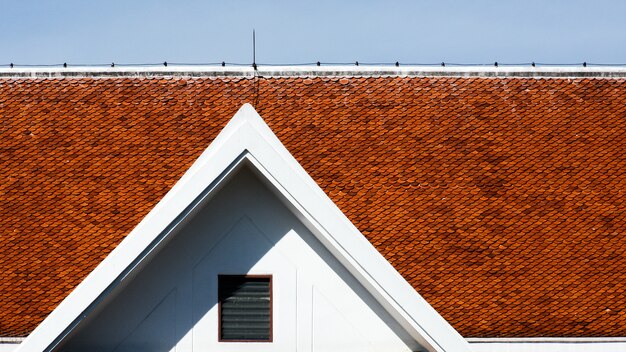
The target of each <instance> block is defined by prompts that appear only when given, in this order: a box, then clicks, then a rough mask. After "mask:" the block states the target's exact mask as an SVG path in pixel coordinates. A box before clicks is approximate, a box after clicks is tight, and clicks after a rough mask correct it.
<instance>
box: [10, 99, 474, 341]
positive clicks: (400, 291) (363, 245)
mask: <svg viewBox="0 0 626 352" xmlns="http://www.w3.org/2000/svg"><path fill="white" fill-rule="evenodd" d="M242 165H249V166H251V168H252V169H253V170H254V171H255V172H256V173H257V174H258V175H260V176H261V178H262V179H263V181H264V182H266V183H267V184H269V185H271V188H272V190H273V191H274V192H275V193H276V195H277V196H279V198H280V199H281V200H283V202H284V203H285V204H286V205H287V206H288V208H290V209H291V210H292V211H293V213H294V214H296V216H297V217H298V218H299V219H300V220H301V221H302V222H303V223H304V224H305V225H306V226H307V227H308V228H309V230H310V231H311V232H312V233H313V234H314V235H315V236H316V237H317V239H318V240H319V241H320V242H321V243H322V244H323V245H324V246H325V247H326V249H327V250H328V251H329V252H330V253H331V254H332V255H334V256H335V257H336V258H337V260H338V261H339V262H340V263H341V264H342V265H343V266H345V268H346V269H347V270H348V271H349V272H350V273H351V274H352V275H353V276H354V277H355V278H356V279H357V280H358V281H359V282H360V283H361V284H362V285H363V287H365V288H366V289H367V290H368V292H369V293H370V294H371V295H372V296H373V297H374V298H375V299H376V300H377V301H378V302H379V303H380V304H381V305H382V306H383V307H384V308H385V309H386V310H387V311H388V312H389V313H390V315H391V316H392V317H393V318H394V319H396V320H397V321H398V323H399V324H400V325H401V326H402V327H403V328H404V329H405V330H406V331H407V332H408V333H409V334H410V335H411V336H412V337H413V338H415V339H416V341H418V342H419V343H420V344H421V345H422V346H424V347H426V348H427V349H428V350H429V351H469V346H468V344H467V342H466V341H465V340H464V339H463V338H462V337H461V336H460V335H459V334H458V333H457V332H456V331H455V330H454V328H452V326H450V324H448V323H447V322H446V321H445V320H444V319H443V318H442V317H441V316H440V315H439V314H438V313H437V312H436V311H435V310H434V309H433V308H432V307H431V306H430V305H429V304H428V303H427V302H426V301H425V300H424V299H423V298H422V297H421V296H420V295H419V294H418V293H417V292H416V291H415V289H414V288H413V287H412V286H411V285H410V284H409V283H408V282H407V281H406V280H405V279H404V278H403V277H402V276H401V275H400V274H399V273H398V272H397V271H396V270H395V269H394V268H393V267H392V266H391V264H389V262H387V260H386V259H385V258H384V257H383V256H382V255H381V254H380V253H379V252H378V251H377V250H376V249H375V248H374V247H373V246H372V244H371V243H370V242H369V241H368V240H367V239H366V238H365V237H364V236H363V235H362V234H361V233H360V232H359V230H358V229H357V228H356V227H355V226H354V225H353V224H352V223H351V222H350V221H349V220H348V219H347V217H346V216H345V215H344V214H343V213H342V212H341V211H340V210H339V208H338V207H337V206H336V205H335V204H334V203H333V202H332V200H330V198H328V196H327V195H326V194H325V193H324V192H323V191H322V190H321V188H320V187H319V186H318V185H317V184H316V183H315V181H314V180H313V179H312V178H311V177H310V176H309V175H308V174H307V172H306V171H305V170H304V169H303V168H302V167H301V166H300V165H299V163H298V162H297V161H296V159H295V158H294V157H293V156H292V155H291V154H290V153H289V151H288V150H287V149H286V148H285V147H284V146H283V144H282V143H281V142H280V140H279V139H278V138H277V137H276V135H275V134H274V133H273V132H272V131H271V129H270V128H269V126H267V124H266V123H265V122H264V121H263V119H262V118H261V116H260V115H259V114H258V113H257V112H256V111H255V110H254V108H253V107H252V105H250V104H244V105H243V106H242V107H241V108H240V109H239V111H238V112H237V113H236V114H235V115H234V117H233V118H232V119H231V120H230V121H229V122H228V124H227V125H226V126H225V127H224V129H223V130H222V132H220V134H219V135H218V136H217V137H216V138H215V140H214V141H213V142H212V143H211V144H210V146H209V147H208V148H207V149H206V150H205V151H204V152H203V153H202V154H201V155H200V157H199V158H198V159H197V160H196V161H195V162H194V164H193V165H192V166H191V167H190V168H189V169H188V170H187V172H185V174H184V175H183V177H182V178H181V179H180V180H179V181H178V182H177V183H176V184H175V185H174V186H173V187H172V189H171V190H170V191H169V192H168V193H167V194H166V195H165V197H163V199H162V200H161V201H160V202H159V203H158V204H157V205H156V206H155V207H154V208H153V209H152V210H151V211H150V213H149V214H148V215H147V216H146V217H145V218H144V219H143V220H142V221H141V222H140V223H139V224H138V225H137V226H136V227H135V228H134V229H133V230H132V231H131V232H130V233H129V234H128V236H127V237H126V238H125V239H124V240H123V241H122V242H121V243H120V244H119V245H118V246H117V248H115V249H114V250H113V251H112V252H111V253H110V254H109V255H108V256H107V257H106V258H105V259H104V260H103V261H102V262H101V263H100V265H98V267H96V269H94V270H93V271H92V272H91V273H90V274H89V275H88V276H87V277H86V278H85V279H84V280H83V282H82V283H81V284H80V285H79V286H77V287H76V288H75V289H74V291H73V292H72V293H70V295H69V296H68V297H67V298H66V299H65V300H64V301H63V302H62V303H61V304H59V306H58V307H57V308H56V309H55V310H54V311H53V312H52V313H51V314H50V315H49V316H48V317H47V318H46V319H45V320H44V321H43V322H42V323H41V324H40V325H39V326H38V327H37V328H36V329H35V330H34V331H33V332H32V333H31V334H30V335H29V336H28V338H26V339H25V340H24V342H23V343H22V344H21V345H20V347H19V348H18V351H50V350H53V349H54V347H55V346H56V345H57V344H58V343H60V342H61V341H63V339H64V337H65V336H67V335H68V334H69V333H70V332H71V331H72V329H73V328H74V327H76V326H77V325H78V324H79V323H80V321H81V320H82V319H84V318H85V317H86V316H88V315H89V313H90V312H91V311H92V310H93V309H94V308H95V307H96V306H97V305H98V304H99V303H100V302H101V301H103V300H104V299H105V298H106V296H107V294H109V293H110V292H111V291H112V290H113V289H114V288H115V287H116V286H118V285H120V283H121V282H122V281H123V280H124V279H125V278H127V277H130V275H131V274H132V273H133V271H134V270H136V269H137V268H138V267H140V266H141V265H142V263H143V262H144V260H145V259H146V258H148V257H149V256H150V255H151V254H153V253H155V252H156V250H157V249H158V248H159V247H160V246H161V245H163V244H164V243H166V242H167V240H168V239H169V235H170V234H171V233H173V231H174V230H175V229H176V228H177V226H179V225H180V224H181V223H183V222H184V220H185V219H186V217H187V216H188V215H189V214H191V213H192V212H193V211H194V209H195V208H196V207H197V206H198V205H199V204H200V203H201V202H202V201H203V200H205V199H207V197H211V196H212V195H213V194H214V193H215V190H217V189H219V188H220V187H221V186H222V185H223V184H224V183H225V182H227V180H228V179H229V177H230V176H231V175H233V174H234V173H235V172H234V171H236V170H238V169H239V167H241V166H242Z"/></svg>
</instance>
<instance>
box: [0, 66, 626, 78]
mask: <svg viewBox="0 0 626 352" xmlns="http://www.w3.org/2000/svg"><path fill="white" fill-rule="evenodd" d="M85 77H93V78H121V77H130V78H152V77H250V78H252V77H276V78H278V77H487V78H626V67H615V66H594V67H589V66H588V67H571V66H550V67H526V66H506V67H502V66H500V67H495V66H454V67H450V66H445V67H434V66H399V67H394V66H382V65H380V66H379V65H375V66H345V65H344V66H315V65H311V66H262V65H258V66H257V69H254V68H253V67H243V66H236V67H233V66H231V67H228V66H226V67H221V66H169V67H145V66H123V67H120V66H116V67H99V66H98V67H19V68H0V78H85Z"/></svg>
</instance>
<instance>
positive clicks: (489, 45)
mask: <svg viewBox="0 0 626 352" xmlns="http://www.w3.org/2000/svg"><path fill="white" fill-rule="evenodd" d="M625 14H626V1H623V0H594V1H578V0H567V1H566V0H541V1H539V0H525V1H501V0H500V1H495V0H494V1H488V0H478V1H435V0H432V1H419V0H415V1H409V0H397V1H395V0H387V1H372V0H360V1H331V0H313V1H299V0H291V1H287V0H276V1H272V0H223V1H208V0H202V1H200V0H193V1H183V0H180V1H158V0H153V1H147V0H139V1H131V0H107V1H97V2H96V1H84V0H83V1H77V0H68V1H63V0H59V1H16V0H15V1H8V0H6V1H5V0H0V65H4V64H8V63H10V62H14V63H17V64H55V63H62V62H67V63H69V64H101V63H103V64H104V63H110V62H116V63H157V62H163V61H164V60H167V61H169V62H185V63H210V62H221V61H226V62H238V63H249V62H251V56H252V49H251V37H252V29H253V28H255V29H256V33H257V62H259V63H306V62H316V61H318V60H319V61H321V62H354V61H356V60H358V61H360V62H395V61H400V62H402V63H437V62H441V61H445V62H456V63H491V62H494V61H498V62H501V63H525V62H531V61H535V62H545V63H574V62H583V61H587V62H591V63H626V19H625V17H624V16H625Z"/></svg>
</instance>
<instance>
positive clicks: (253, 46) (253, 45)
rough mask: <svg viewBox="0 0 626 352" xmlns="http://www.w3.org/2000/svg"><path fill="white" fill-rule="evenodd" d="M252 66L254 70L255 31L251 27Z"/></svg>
mask: <svg viewBox="0 0 626 352" xmlns="http://www.w3.org/2000/svg"><path fill="white" fill-rule="evenodd" d="M252 67H253V68H254V69H255V70H256V32H255V31H254V29H252Z"/></svg>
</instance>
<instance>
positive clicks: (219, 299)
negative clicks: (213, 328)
mask: <svg viewBox="0 0 626 352" xmlns="http://www.w3.org/2000/svg"><path fill="white" fill-rule="evenodd" d="M223 277H225V278H228V277H230V278H239V279H269V290H270V334H269V339H268V340H246V339H237V340H231V339H223V338H222V297H221V296H220V279H221V278H223ZM273 283H274V280H273V277H272V275H233V274H218V275H217V341H218V342H246V343H254V342H257V343H268V342H273V341H274V288H273Z"/></svg>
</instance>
